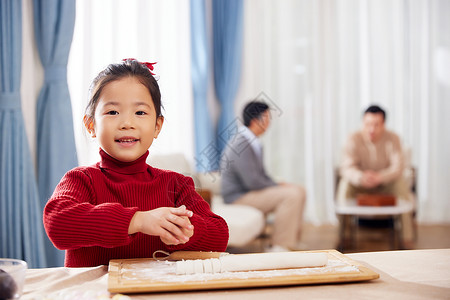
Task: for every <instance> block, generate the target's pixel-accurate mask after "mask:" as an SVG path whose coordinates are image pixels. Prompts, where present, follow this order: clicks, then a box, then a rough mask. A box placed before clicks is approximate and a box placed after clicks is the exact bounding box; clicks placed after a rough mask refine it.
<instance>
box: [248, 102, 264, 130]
mask: <svg viewBox="0 0 450 300" xmlns="http://www.w3.org/2000/svg"><path fill="white" fill-rule="evenodd" d="M268 109H269V105H267V104H266V103H264V102H261V101H256V100H254V101H251V102H249V103H247V105H245V107H244V112H243V114H242V117H243V119H244V125H245V126H247V127H248V126H250V122H251V121H252V120H253V119H259V118H260V117H261V114H262V113H264V112H265V111H266V110H268Z"/></svg>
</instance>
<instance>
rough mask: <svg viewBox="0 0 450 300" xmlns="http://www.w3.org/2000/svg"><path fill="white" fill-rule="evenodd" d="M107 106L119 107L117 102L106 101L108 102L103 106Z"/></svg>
mask: <svg viewBox="0 0 450 300" xmlns="http://www.w3.org/2000/svg"><path fill="white" fill-rule="evenodd" d="M108 105H113V106H114V105H119V102H116V101H108V102H106V103H105V104H104V105H103V106H108Z"/></svg>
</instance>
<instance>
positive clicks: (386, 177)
mask: <svg viewBox="0 0 450 300" xmlns="http://www.w3.org/2000/svg"><path fill="white" fill-rule="evenodd" d="M386 152H387V155H388V159H389V167H387V168H386V169H383V170H380V171H379V172H378V174H379V176H380V178H381V182H383V183H386V182H391V181H393V180H395V179H397V178H399V177H400V176H401V175H402V172H403V168H404V154H403V149H402V146H401V143H400V138H399V137H398V135H396V134H394V133H391V138H390V139H389V141H388V142H387V143H386Z"/></svg>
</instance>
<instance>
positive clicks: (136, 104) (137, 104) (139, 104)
mask: <svg viewBox="0 0 450 300" xmlns="http://www.w3.org/2000/svg"><path fill="white" fill-rule="evenodd" d="M134 105H135V106H141V105H145V106H148V107H151V105H150V104H148V103H147V102H136V103H135V104H134Z"/></svg>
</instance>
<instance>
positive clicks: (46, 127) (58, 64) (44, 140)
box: [33, 0, 78, 266]
mask: <svg viewBox="0 0 450 300" xmlns="http://www.w3.org/2000/svg"><path fill="white" fill-rule="evenodd" d="M33 4H34V7H33V10H34V25H35V26H34V27H35V36H36V43H37V48H38V50H39V56H40V58H41V62H42V65H43V67H44V71H45V80H44V85H43V87H42V90H41V92H40V94H39V98H38V102H37V108H36V114H37V116H36V120H37V168H38V186H39V194H40V199H41V202H42V205H45V203H46V201H47V199H48V198H49V197H50V196H51V194H52V193H53V190H54V189H55V187H56V185H57V184H58V182H59V181H60V180H61V178H62V176H63V175H64V174H65V173H66V172H67V171H68V170H70V169H72V168H74V167H76V166H77V165H78V162H77V154H76V148H75V139H74V133H73V119H72V107H71V103H70V95H69V88H68V85H67V62H68V57H69V51H70V45H71V42H72V36H73V30H74V24H75V1H74V0H49V1H38V0H35V1H34V3H33ZM46 247H47V249H46V254H47V261H48V264H49V266H62V265H63V264H64V253H63V252H62V251H58V250H57V249H56V248H55V247H54V246H53V245H52V244H51V243H50V241H49V240H47V244H46Z"/></svg>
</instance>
